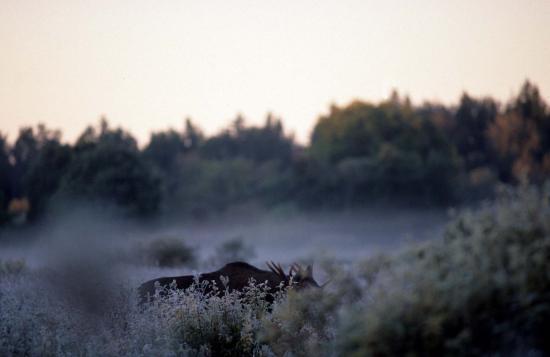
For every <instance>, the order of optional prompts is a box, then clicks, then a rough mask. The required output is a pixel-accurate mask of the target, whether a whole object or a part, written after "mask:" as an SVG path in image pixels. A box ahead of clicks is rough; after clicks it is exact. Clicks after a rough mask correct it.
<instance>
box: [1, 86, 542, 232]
mask: <svg viewBox="0 0 550 357" xmlns="http://www.w3.org/2000/svg"><path fill="white" fill-rule="evenodd" d="M549 108H550V107H549V106H548V104H547V103H546V102H545V100H544V98H543V96H542V95H541V93H540V92H539V90H538V88H537V87H536V86H535V85H534V84H532V83H531V82H529V81H526V82H525V83H524V84H523V86H522V87H521V88H520V91H519V93H518V94H517V95H516V96H515V97H513V98H511V99H510V100H509V101H508V102H507V103H503V104H501V103H497V102H496V101H495V100H494V99H492V98H474V97H472V96H470V95H468V94H467V93H464V94H463V95H462V97H461V98H460V102H459V103H458V105H457V106H456V107H455V106H444V105H441V104H437V103H435V104H434V103H424V104H422V105H416V106H415V105H413V104H412V103H411V102H410V100H409V99H408V98H402V97H399V95H398V94H397V93H396V92H394V93H392V95H391V96H390V98H388V99H387V100H385V101H382V102H380V103H369V102H362V101H354V102H352V103H350V104H347V105H342V106H336V105H333V106H332V107H331V108H330V111H329V113H328V114H326V115H323V116H321V117H320V118H319V119H318V121H317V123H316V124H315V126H314V128H313V133H312V136H311V143H309V144H308V145H307V146H301V145H299V144H297V143H296V142H295V141H294V138H293V136H292V135H291V134H288V133H287V132H286V131H285V129H284V127H283V124H282V120H281V119H280V118H277V117H275V116H273V115H271V114H268V115H267V117H266V120H265V122H264V123H263V124H262V125H248V124H247V123H246V122H245V120H244V118H243V117H242V116H238V117H237V118H236V119H235V120H234V121H233V122H232V123H231V125H229V127H228V128H226V129H223V130H221V131H220V132H219V133H217V134H215V135H212V136H205V135H204V134H203V133H202V131H201V129H200V128H199V127H197V126H196V125H195V124H194V123H193V122H192V121H191V120H190V119H187V120H186V121H185V125H184V128H183V130H174V129H169V130H165V131H160V132H155V133H153V134H152V135H151V138H150V140H149V142H148V143H147V144H146V145H144V147H143V149H141V148H139V147H138V145H137V142H136V140H135V138H134V137H133V136H132V135H131V134H130V133H128V132H126V131H125V130H123V129H121V128H112V127H110V126H109V124H108V122H107V120H106V119H105V118H103V119H102V120H101V121H100V123H99V125H98V126H95V127H94V126H90V127H88V128H86V129H85V130H84V132H83V133H82V134H81V135H80V137H79V138H78V140H77V141H76V143H74V144H66V143H62V142H61V132H60V131H57V130H51V129H48V128H46V127H45V126H44V125H38V126H37V127H36V128H32V127H25V128H21V130H20V132H19V135H18V137H17V138H16V139H15V141H14V142H13V143H9V142H8V141H7V140H6V138H5V137H3V136H2V135H0V225H7V224H15V223H17V222H19V223H21V222H25V221H28V222H31V223H32V222H36V221H39V220H40V219H41V218H44V217H45V216H47V213H48V212H49V211H51V209H52V208H55V207H56V205H58V204H60V203H61V204H62V203H67V202H66V201H65V199H67V198H70V201H69V202H68V204H69V205H70V204H71V202H73V201H77V202H82V201H85V202H89V201H92V202H99V204H100V205H101V206H105V205H114V206H116V207H118V208H119V209H120V210H121V211H122V212H124V213H126V215H127V216H129V217H134V218H139V219H142V218H144V217H154V216H158V215H162V216H164V217H169V218H171V219H180V218H181V217H182V216H192V217H208V216H212V215H216V214H217V213H219V212H221V211H224V210H227V209H230V208H232V207H234V206H240V205H244V204H251V203H252V204H256V205H261V206H265V207H268V208H273V207H277V206H281V205H292V206H296V207H307V208H315V209H318V208H329V209H333V208H342V207H354V206H364V205H367V204H376V203H380V202H382V203H385V202H391V203H398V204H402V203H406V204H414V205H419V204H430V205H431V204H438V205H449V204H454V203H459V204H460V203H469V202H475V201H476V200H479V199H483V198H488V197H490V195H491V192H492V191H493V188H494V187H495V186H496V185H497V184H499V183H505V184H518V183H519V182H520V181H521V180H523V179H526V180H528V181H529V182H531V183H534V184H538V185H540V184H541V183H542V182H544V181H545V180H546V179H548V177H549V175H550V134H549V133H550V109H549ZM14 200H15V202H22V201H26V202H28V203H29V210H28V212H25V214H18V215H15V216H14V215H10V214H9V212H7V208H8V206H9V205H10V202H12V201H14Z"/></svg>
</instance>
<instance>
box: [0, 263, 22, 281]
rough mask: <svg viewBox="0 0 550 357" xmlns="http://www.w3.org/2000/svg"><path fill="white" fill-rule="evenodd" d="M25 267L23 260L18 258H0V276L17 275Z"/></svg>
mask: <svg viewBox="0 0 550 357" xmlns="http://www.w3.org/2000/svg"><path fill="white" fill-rule="evenodd" d="M26 268H27V265H26V264H25V261H24V260H22V259H19V260H6V261H1V260H0V277H2V276H5V275H17V274H20V273H22V272H24V271H25V270H26Z"/></svg>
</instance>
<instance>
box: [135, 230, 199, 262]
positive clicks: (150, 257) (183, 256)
mask: <svg viewBox="0 0 550 357" xmlns="http://www.w3.org/2000/svg"><path fill="white" fill-rule="evenodd" d="M140 249H141V253H140V255H141V256H142V257H143V260H144V261H145V262H146V263H147V264H150V265H155V266H159V267H176V266H193V265H195V263H196V256H195V252H194V250H193V248H191V247H189V246H188V245H186V244H185V243H184V242H183V241H182V240H180V239H177V238H170V237H168V238H157V239H154V240H152V241H151V242H150V243H148V244H146V245H144V246H141V248H140Z"/></svg>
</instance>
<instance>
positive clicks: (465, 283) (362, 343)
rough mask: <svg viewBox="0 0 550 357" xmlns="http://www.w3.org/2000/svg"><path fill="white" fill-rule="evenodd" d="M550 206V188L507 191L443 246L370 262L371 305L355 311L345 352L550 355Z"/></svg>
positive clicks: (349, 314)
mask: <svg viewBox="0 0 550 357" xmlns="http://www.w3.org/2000/svg"><path fill="white" fill-rule="evenodd" d="M549 199H550V187H548V186H547V187H546V188H545V189H536V188H532V187H531V188H530V187H521V188H520V189H517V190H510V189H507V190H505V191H504V192H501V194H500V196H499V198H498V200H497V201H496V202H495V203H492V204H487V205H485V206H484V207H482V208H481V209H479V210H475V211H468V212H465V213H463V214H461V215H459V216H458V217H457V218H456V219H455V220H454V221H453V222H452V223H451V224H450V225H449V226H448V228H447V231H446V233H445V235H444V239H443V240H441V241H435V242H429V243H426V244H424V245H422V246H418V247H415V248H411V249H408V250H407V251H405V252H404V253H402V254H400V255H398V256H395V257H392V258H390V259H389V260H387V259H385V260H384V259H382V260H381V261H380V263H381V264H378V267H381V268H380V269H378V270H377V269H372V262H368V263H367V264H366V267H365V269H364V270H365V271H366V272H367V273H366V274H365V276H367V277H368V278H369V281H370V282H371V287H370V289H369V291H368V298H366V299H363V300H362V301H361V303H359V304H356V305H355V306H354V307H351V308H349V309H345V311H344V315H343V317H342V319H341V320H340V325H339V330H338V333H337V341H335V344H336V345H337V346H338V351H339V354H342V355H352V356H353V355H355V356H369V355H375V356H395V355H487V354H494V355H498V354H501V355H510V354H513V355H535V356H538V355H547V354H549V353H550V344H549V342H548V339H547V332H546V331H549V330H550V204H549ZM375 265H376V264H375ZM373 270H374V271H375V272H376V274H374V276H373V274H372V272H373Z"/></svg>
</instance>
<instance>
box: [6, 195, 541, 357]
mask: <svg viewBox="0 0 550 357" xmlns="http://www.w3.org/2000/svg"><path fill="white" fill-rule="evenodd" d="M549 199H550V186H548V185H547V186H545V188H534V187H529V186H526V185H524V186H521V187H519V188H515V189H512V188H503V189H502V190H501V191H500V192H499V194H498V195H497V197H496V199H495V200H493V201H490V202H489V201H487V202H485V203H484V204H482V205H480V206H479V207H477V208H473V209H468V210H463V211H461V212H459V213H456V214H454V216H453V217H452V219H451V220H450V222H449V223H448V224H447V225H446V226H445V228H444V229H442V230H441V232H439V237H434V238H431V239H425V240H422V239H420V240H417V241H409V242H408V243H403V244H401V245H400V246H399V247H391V249H386V250H380V252H379V253H378V254H370V255H367V254H365V256H363V257H356V256H355V257H353V259H344V258H342V257H334V256H333V257H331V256H330V254H324V255H318V256H317V257H316V258H315V263H316V267H317V269H316V272H315V274H316V275H317V277H318V280H324V279H326V278H330V279H331V281H330V283H329V284H328V285H327V287H325V288H324V289H322V290H310V291H305V292H296V291H288V292H287V293H281V294H280V295H279V296H278V297H277V299H276V301H275V303H274V304H273V305H269V304H267V303H266V302H265V300H264V299H263V298H262V297H263V296H264V294H265V293H266V289H265V286H263V285H262V283H261V282H251V283H250V287H249V289H247V290H246V291H245V292H244V293H243V294H237V293H235V292H225V293H222V294H220V295H216V294H210V295H207V296H204V295H203V293H202V292H203V290H204V289H205V287H204V286H201V285H195V286H193V287H191V288H190V289H188V290H185V291H177V290H174V291H172V292H171V293H170V294H169V296H168V297H166V298H163V299H159V300H156V301H155V302H154V303H152V304H146V305H139V304H138V301H137V296H136V287H137V286H138V284H139V282H140V281H142V279H145V277H147V276H149V277H150V276H159V275H162V274H164V275H169V274H170V273H172V272H175V271H180V272H181V271H182V269H183V268H175V267H181V266H183V267H186V268H185V269H187V271H200V270H202V269H207V267H208V264H209V263H210V264H212V265H215V264H219V263H221V262H223V261H229V260H232V259H245V260H246V259H249V260H252V261H254V259H255V258H252V256H253V253H254V247H253V245H249V244H248V242H247V241H243V240H238V239H234V240H230V241H228V242H226V243H224V244H225V245H221V246H219V247H218V248H217V249H213V250H212V251H211V252H210V253H208V254H207V255H206V256H207V258H204V257H201V256H200V255H198V254H196V253H193V252H194V250H193V248H192V244H186V243H185V242H184V241H180V240H177V239H159V240H152V241H149V242H147V243H145V242H141V243H140V244H134V245H132V248H131V249H130V248H128V246H122V245H117V244H115V243H112V244H109V245H105V244H97V241H96V243H90V244H89V245H86V244H82V243H79V242H82V241H83V240H79V242H74V241H73V242H72V243H71V242H70V241H69V242H68V243H67V242H65V244H64V245H57V246H56V249H55V252H49V253H48V255H49V256H50V259H49V260H48V259H45V260H41V263H40V264H38V263H36V261H35V263H29V264H27V263H26V261H25V260H18V259H16V258H14V257H15V255H12V258H10V257H9V256H6V255H4V256H3V258H2V262H1V263H0V355H3V356H20V355H30V356H39V355H40V356H48V355H56V356H57V355H86V356H87V355H90V356H95V355H101V356H120V355H127V356H130V355H131V356H140V355H143V356H151V355H156V356H161V355H162V356H242V355H254V356H283V355H286V356H312V355H317V356H369V355H371V356H395V355H418V356H420V355H518V356H519V355H522V356H525V355H529V356H543V355H546V354H548V353H550V345H549V344H548V340H547V339H546V338H545V331H547V330H548V328H549V327H550V326H548V321H550V319H549V317H550V316H549V315H550V299H549V297H550V274H549V271H550V270H549V269H548V264H549V263H548V262H550V202H549ZM76 225H77V226H78V224H76ZM56 229H57V230H56ZM102 229H103V230H104V233H105V232H107V231H109V232H113V231H114V228H112V226H107V227H103V228H98V229H96V230H93V231H94V232H90V233H89V234H90V235H91V236H93V235H96V234H98V233H97V232H98V230H99V231H101V230H102ZM115 231H116V230H115ZM56 233H57V234H58V235H63V234H67V226H62V229H60V228H59V227H58V228H51V231H50V232H49V234H56ZM82 234H84V233H82ZM129 234H130V233H129ZM81 238H82V237H81ZM90 241H92V239H91V238H90ZM59 247H64V248H63V249H60V248H59ZM166 247H168V249H166ZM43 250H46V251H47V245H46V247H42V248H41V251H43ZM21 251H22V250H21ZM166 252H169V253H170V254H171V255H170V254H168V256H167V254H166ZM174 252H179V254H177V253H174ZM34 256H35V258H36V253H35V255H34ZM304 258H305V259H306V261H307V260H308V259H312V257H311V256H310V257H304ZM26 259H29V261H30V262H32V255H28V256H27V258H26ZM163 259H164V260H163ZM284 263H288V262H284ZM185 269H184V270H185ZM218 289H221V290H222V291H223V289H224V288H223V287H218Z"/></svg>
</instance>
